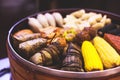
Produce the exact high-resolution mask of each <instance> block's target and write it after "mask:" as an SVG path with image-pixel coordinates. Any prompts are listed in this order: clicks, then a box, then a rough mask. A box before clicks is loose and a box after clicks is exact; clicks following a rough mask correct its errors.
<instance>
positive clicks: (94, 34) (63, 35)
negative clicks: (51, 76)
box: [13, 10, 120, 72]
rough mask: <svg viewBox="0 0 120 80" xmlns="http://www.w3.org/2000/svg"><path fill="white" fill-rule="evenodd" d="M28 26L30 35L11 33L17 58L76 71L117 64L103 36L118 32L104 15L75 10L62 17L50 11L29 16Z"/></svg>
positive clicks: (117, 55) (118, 59)
mask: <svg viewBox="0 0 120 80" xmlns="http://www.w3.org/2000/svg"><path fill="white" fill-rule="evenodd" d="M50 20H51V21H50ZM28 24H29V30H31V33H27V32H26V34H24V32H22V31H23V30H24V29H22V30H19V31H18V32H16V33H15V34H13V43H14V46H16V47H17V51H18V53H19V55H21V56H22V57H24V58H26V59H27V60H29V61H31V62H33V63H35V64H37V65H42V66H46V67H51V66H55V68H56V69H59V70H66V71H76V72H84V71H85V72H86V71H88V72H90V71H97V70H104V69H108V68H113V67H116V66H119V65H120V56H119V54H118V53H119V52H117V51H116V50H115V48H113V47H112V46H111V45H110V43H109V42H107V41H106V40H105V39H104V37H103V36H104V34H105V33H112V34H113V35H114V34H115V33H116V32H115V33H114V32H112V30H113V29H117V30H118V29H119V27H117V26H118V25H117V24H113V23H112V20H111V19H110V18H108V17H107V15H102V14H99V13H95V12H89V13H88V12H85V10H78V11H76V12H73V13H71V14H68V15H66V17H63V16H62V14H60V13H58V12H53V13H48V14H38V15H37V16H36V17H29V18H28ZM113 25H114V27H113ZM104 28H106V29H109V31H108V30H106V31H104ZM18 33H19V34H18ZM22 34H24V35H22ZM16 35H17V36H16ZM118 35H119V33H118ZM118 37H119V36H118ZM104 43H105V44H107V45H105V44H104ZM101 45H103V46H104V47H102V46H101ZM109 49H112V51H111V52H109ZM105 51H106V52H105ZM106 55H108V56H106ZM37 65H36V66H37Z"/></svg>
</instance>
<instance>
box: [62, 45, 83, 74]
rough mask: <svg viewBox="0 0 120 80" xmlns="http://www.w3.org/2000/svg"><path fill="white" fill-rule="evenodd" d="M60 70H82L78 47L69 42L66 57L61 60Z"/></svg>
mask: <svg viewBox="0 0 120 80" xmlns="http://www.w3.org/2000/svg"><path fill="white" fill-rule="evenodd" d="M61 70H66V71H78V72H83V71H84V70H83V59H82V55H81V52H80V48H79V47H78V46H77V45H75V44H73V43H70V44H69V46H68V49H67V50H66V57H65V59H64V60H63V65H62V68H61Z"/></svg>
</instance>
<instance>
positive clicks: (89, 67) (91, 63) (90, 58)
mask: <svg viewBox="0 0 120 80" xmlns="http://www.w3.org/2000/svg"><path fill="white" fill-rule="evenodd" d="M82 55H83V59H84V65H85V70H86V71H94V70H103V64H102V61H101V59H100V57H99V55H98V53H97V51H96V49H95V48H94V46H93V45H92V43H91V42H90V41H84V42H83V44H82Z"/></svg>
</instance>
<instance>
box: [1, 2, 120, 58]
mask: <svg viewBox="0 0 120 80" xmlns="http://www.w3.org/2000/svg"><path fill="white" fill-rule="evenodd" d="M59 8H90V9H99V10H104V11H109V12H113V13H116V14H118V15H120V0H0V58H4V57H7V51H6V39H7V34H8V31H9V29H10V28H11V27H12V25H14V24H15V23H16V22H17V21H18V20H20V19H22V18H24V17H26V16H29V15H31V14H33V13H36V12H40V11H46V10H50V9H59Z"/></svg>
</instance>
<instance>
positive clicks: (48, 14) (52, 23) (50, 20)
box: [45, 13, 56, 27]
mask: <svg viewBox="0 0 120 80" xmlns="http://www.w3.org/2000/svg"><path fill="white" fill-rule="evenodd" d="M45 17H46V18H47V21H48V23H49V25H50V26H52V27H56V22H55V19H54V17H53V16H52V15H51V14H50V13H45Z"/></svg>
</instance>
